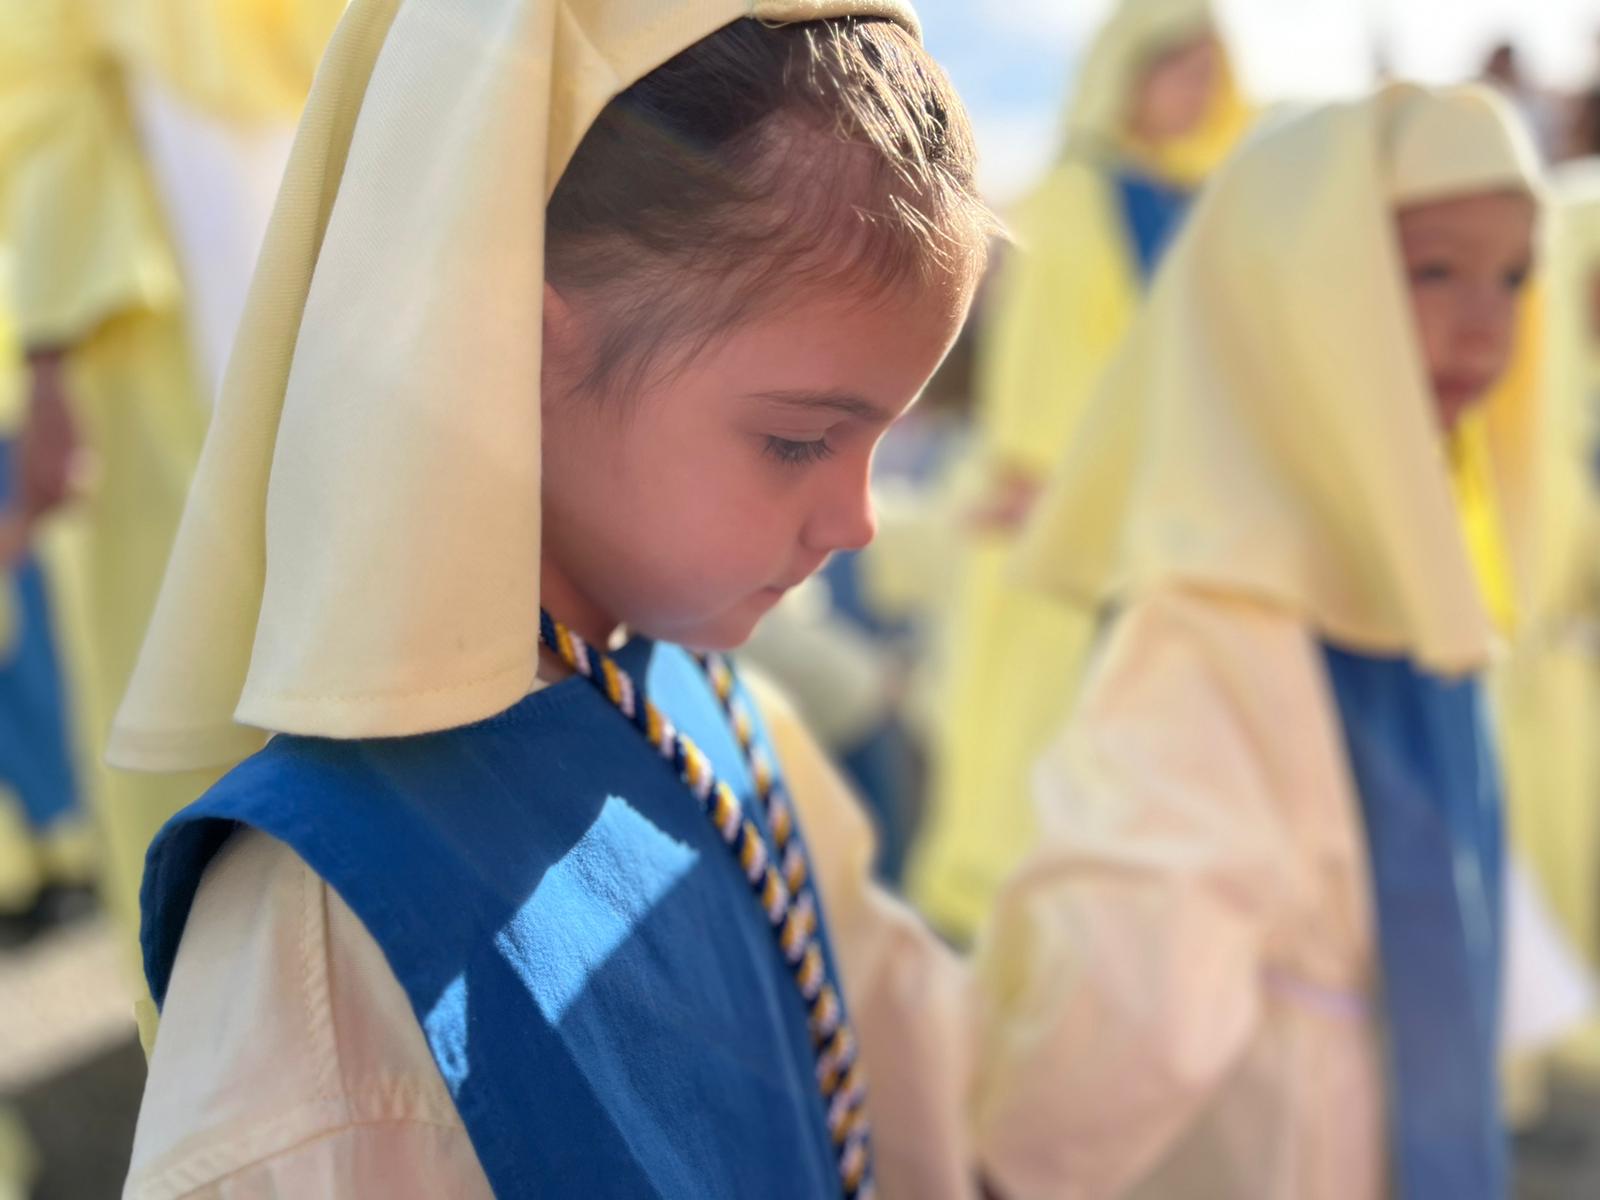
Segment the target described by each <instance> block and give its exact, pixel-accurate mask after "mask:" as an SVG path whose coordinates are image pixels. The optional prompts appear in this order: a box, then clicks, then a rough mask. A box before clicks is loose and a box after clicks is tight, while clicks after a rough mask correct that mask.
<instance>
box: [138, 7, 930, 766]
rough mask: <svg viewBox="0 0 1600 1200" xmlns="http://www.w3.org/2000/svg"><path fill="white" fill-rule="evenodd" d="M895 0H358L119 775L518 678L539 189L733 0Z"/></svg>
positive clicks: (527, 532)
mask: <svg viewBox="0 0 1600 1200" xmlns="http://www.w3.org/2000/svg"><path fill="white" fill-rule="evenodd" d="M845 14H859V15H876V16H885V17H889V18H892V19H895V20H898V21H900V22H902V23H903V24H905V25H907V26H908V27H910V28H912V29H915V28H916V23H915V17H914V15H913V13H912V11H911V9H910V8H909V6H908V5H907V4H906V3H904V2H903V0H404V2H403V3H402V2H401V0H355V2H354V3H353V4H351V6H350V8H349V10H348V11H347V13H346V14H345V17H344V20H343V21H342V22H341V24H340V25H339V28H338V30H337V31H336V32H335V34H334V36H333V40H332V43H331V45H330V47H329V49H328V52H327V56H326V58H325V59H324V61H323V64H322V67H321V69H320V71H319V72H318V75H317V81H316V85H315V87H314V89H313V91H312V94H311V99H310V101H309V103H308V104H307V107H306V111H305V115H304V117H303V118H302V121H301V125H300V132H299V136H298V139H297V141H296V144H295V148H294V152H293V155H292V157H291V159H290V163H289V168H288V172H287V175H286V178H285V181H284V185H283V189H282V192H281V194H280V196H279V199H278V205H277V210H276V212H275V213H274V215H273V219H272V223H271V226H270V228H269V230H268V234H267V239H266V245H265V248H264V250H263V252H262V258H261V265H260V267H259V268H258V271H257V275H256V279H255V281H254V284H253V287H252V289H251V294H250V300H249V304H248V307H247V309H246V312H245V316H244V320H243V323H242V328H241V332H240V334H239V338H238V341H237V343H236V345H235V347H234V353H233V358H232V361H231V364H230V366H229V369H228V374H227V377H226V380H225V382H224V385H223V391H222V396H221V398H220V401H219V403H218V406H217V410H216V415H215V418H214V420H213V423H212V427H211V432H210V436H209V437H208V438H207V441H206V446H205V452H204V454H203V455H202V457H201V460H200V466H199V471H198V475H197V477H196V480H195V485H194V490H193V493H192V495H191V496H190V500H189V505H188V509H187V511H186V512H185V514H184V520H183V525H182V528H181V530H180V532H179V535H178V539H177V545H176V548H175V549H174V551H173V556H172V561H171V564H170V567H169V569H168V574H167V578H166V582H165V585H164V586H163V588H162V593H161V599H160V602H159V604H158V606H157V610H156V614H155V618H154V620H153V622H152V624H151V627H150V632H149V635H148V638H147V640H146V643H145V646H144V650H143V653H142V655H141V656H140V660H139V666H138V669H137V670H136V671H135V673H134V677H133V682H132V685H131V687H130V689H129V692H128V696H127V698H126V700H125V702H124V704H123V707H122V711H121V713H120V714H119V716H118V719H117V722H116V725H115V728H114V730H113V733H112V740H111V750H110V757H111V758H112V760H113V761H114V762H116V763H117V764H119V765H124V766H129V767H134V768H145V769H155V770H170V769H178V768H185V767H196V766H216V765H226V764H227V763H230V762H232V761H235V760H237V759H238V758H240V757H242V756H244V755H246V754H248V753H250V752H251V751H253V750H254V749H256V748H257V747H259V746H260V745H261V744H262V742H263V741H264V738H265V735H264V733H263V732H262V731H263V730H281V731H291V732H296V733H306V734H318V735H324V736H329V737H344V738H351V737H373V736H390V735H403V734H414V733H420V732H423V731H427V730H434V729H441V728H447V727H450V726H455V725H460V724H463V723H466V722H470V721H473V720H477V719H480V718H482V717H485V716H488V715H490V714H492V713H495V712H498V711H500V710H501V709H504V708H506V707H507V706H508V705H510V704H512V703H513V702H514V701H516V700H517V699H518V698H519V697H521V696H522V695H523V694H524V693H525V692H526V691H527V690H528V688H529V687H530V685H531V684H532V683H533V680H534V673H535V669H536V664H537V653H538V619H537V618H538V606H539V500H540V491H539V352H540V329H541V297H542V289H543V278H542V276H543V261H544V219H543V214H544V208H545V203H546V200H547V199H548V197H549V195H550V192H551V190H552V188H553V186H554V185H555V182H556V180H557V179H558V178H559V177H560V174H561V172H562V170H563V169H564V167H565V165H566V163H567V161H568V159H569V158H570V156H571V155H572V153H573V151H574V150H575V149H576V147H577V145H578V142H579V140H580V139H581V138H582V136H583V134H584V133H585V132H586V130H587V129H588V127H589V125H590V123H591V122H592V121H593V120H594V118H595V116H596V115H597V114H598V113H599V111H600V109H601V108H602V107H603V106H604V105H605V104H606V102H607V101H608V100H610V99H611V97H612V96H614V95H615V94H616V93H618V92H619V91H621V90H622V89H624V88H626V87H627V86H628V85H630V84H631V83H633V82H634V81H635V80H637V79H639V78H640V77H642V76H643V75H645V74H647V73H648V72H649V71H650V70H652V69H653V68H654V67H656V66H658V65H659V64H660V63H662V62H664V61H665V60H666V59H668V58H670V57H672V56H673V55H674V54H677V53H678V52H679V51H681V50H683V49H685V48H687V47H688V46H689V45H691V44H693V43H694V42H695V41H697V40H699V39H700V38H702V37H704V36H706V35H708V34H710V33H712V32H714V31H715V30H717V29H719V28H721V27H722V26H723V25H726V24H728V23H729V22H732V21H734V20H737V19H740V18H743V17H755V18H757V19H760V20H765V21H801V20H811V19H818V18H823V17H829V16H838V15H845Z"/></svg>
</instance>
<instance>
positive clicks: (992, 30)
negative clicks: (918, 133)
mask: <svg viewBox="0 0 1600 1200" xmlns="http://www.w3.org/2000/svg"><path fill="white" fill-rule="evenodd" d="M1218 4H1219V8H1220V9H1221V11H1222V13H1223V19H1224V21H1225V23H1226V24H1227V27H1228V29H1229V31H1230V34H1231V40H1232V41H1233V43H1234V46H1235V50H1236V52H1237V54H1238V55H1239V58H1240V60H1241V66H1242V72H1243V74H1244V76H1245V79H1246V81H1247V82H1248V83H1250V84H1251V85H1252V87H1253V89H1254V91H1255V92H1256V94H1258V95H1261V96H1263V97H1265V98H1277V97H1281V96H1290V95H1293V96H1316V95H1330V94H1340V93H1348V92H1350V91H1352V90H1354V89H1357V88H1360V87H1362V86H1363V85H1364V84H1365V83H1366V82H1367V81H1368V80H1369V79H1370V77H1371V71H1372V64H1373V60H1374V50H1373V48H1374V46H1375V45H1376V44H1378V43H1379V42H1380V41H1381V42H1382V43H1383V44H1384V45H1385V46H1386V48H1387V53H1388V55H1389V58H1390V60H1391V61H1392V62H1393V63H1394V65H1395V67H1396V68H1397V69H1398V70H1399V71H1400V72H1402V73H1404V74H1408V75H1412V76H1414V77H1417V78H1421V79H1427V80H1434V81H1441V82H1442V81H1445V80H1449V79H1453V78H1461V77H1462V76H1464V75H1467V74H1470V73H1471V72H1472V70H1473V69H1474V67H1475V65H1476V63H1477V62H1478V61H1479V59H1480V58H1481V56H1482V54H1483V52H1484V49H1485V48H1486V47H1487V46H1488V45H1489V44H1490V43H1491V42H1492V41H1494V40H1496V39H1497V38H1499V37H1501V36H1505V35H1507V34H1509V35H1510V36H1512V37H1513V38H1514V39H1515V40H1516V41H1517V43H1518V45H1519V47H1521V49H1522V50H1523V51H1524V52H1525V54H1526V56H1527V58H1528V60H1529V62H1530V65H1531V66H1532V67H1533V68H1534V69H1535V70H1536V71H1537V72H1538V74H1539V75H1540V77H1541V78H1543V79H1544V80H1546V81H1547V82H1550V83H1553V84H1560V85H1565V86H1570V85H1572V84H1574V83H1576V82H1577V81H1578V80H1580V79H1582V78H1583V77H1584V75H1585V73H1586V72H1588V71H1590V70H1592V69H1594V67H1595V65H1596V64H1595V57H1594V56H1595V50H1596V47H1597V46H1600V42H1597V40H1596V38H1597V35H1600V0H1218ZM1108 5H1109V0H918V4H917V7H918V10H919V11H920V12H921V14H922V20H923V26H924V28H925V31H926V35H927V41H928V45H929V47H930V49H932V51H933V52H934V54H935V55H936V56H938V58H939V59H940V61H941V62H943V63H944V64H945V66H946V68H947V69H948V70H949V71H950V73H951V75H952V76H953V77H954V79H955V82H956V86H957V87H958V88H959V89H960V90H961V93H962V95H963V96H965V97H966V99H967V103H968V105H969V106H970V107H971V109H972V112H973V118H974V120H975V122H976V124H977V126H978V137H979V141H980V143H981V146H982V150H983V155H984V178H985V184H986V186H987V187H988V189H989V191H990V192H991V194H993V195H994V196H995V198H996V199H999V200H1002V201H1003V200H1005V199H1006V198H1008V197H1009V196H1012V195H1015V193H1016V192H1017V190H1018V189H1020V188H1021V187H1022V186H1024V185H1025V184H1026V182H1027V181H1028V179H1029V178H1031V177H1032V176H1033V175H1034V174H1035V173H1036V172H1037V171H1038V170H1039V168H1040V167H1041V166H1042V164H1043V163H1044V162H1045V161H1046V160H1047V159H1048V157H1049V154H1050V150H1051V147H1052V145H1053V143H1054V134H1055V122H1056V117H1057V114H1058V113H1059V112H1060V110H1061V107H1062V105H1063V103H1064V100H1063V97H1064V95H1065V89H1066V87H1067V85H1068V81H1069V79H1070V75H1071V71H1072V66H1073V62H1074V60H1075V59H1076V57H1077V55H1078V53H1079V51H1080V50H1081V47H1082V45H1083V44H1084V42H1085V41H1086V39H1087V38H1088V37H1089V35H1090V34H1091V33H1092V31H1093V29H1094V27H1095V25H1096V24H1097V23H1098V21H1099V20H1100V18H1101V16H1102V15H1103V13H1104V12H1105V10H1106V8H1107V7H1108Z"/></svg>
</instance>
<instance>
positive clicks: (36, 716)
mask: <svg viewBox="0 0 1600 1200" xmlns="http://www.w3.org/2000/svg"><path fill="white" fill-rule="evenodd" d="M14 456H15V447H14V445H13V444H12V443H10V442H0V501H3V500H5V499H9V497H10V496H11V492H12V486H13V483H12V473H13V461H12V460H13V458H14ZM10 585H11V586H12V588H13V589H14V618H13V619H14V620H15V622H16V627H15V629H14V630H13V631H12V637H11V641H10V643H9V644H8V645H6V646H5V647H3V648H0V783H3V784H4V785H5V786H6V787H7V788H9V789H11V791H12V792H13V793H14V794H15V795H16V797H17V799H18V801H20V803H21V805H22V813H23V816H24V818H25V819H26V821H27V824H28V826H29V827H30V828H31V829H33V830H34V831H35V832H37V833H46V832H48V831H50V830H51V829H52V828H54V827H55V826H56V825H57V824H58V823H59V822H61V821H62V820H64V819H66V818H68V817H70V816H72V815H73V814H74V813H76V812H77V811H78V789H77V782H76V779H75V778H74V772H73V766H72V743H71V738H70V736H69V733H68V724H67V720H68V718H67V712H68V706H67V695H66V687H65V685H64V682H63V678H62V669H61V659H60V655H59V653H58V651H57V648H56V637H55V630H54V629H53V628H52V626H51V612H50V595H49V589H48V587H47V585H46V582H45V577H44V572H43V570H41V569H40V567H39V563H38V561H37V560H36V559H35V558H34V557H33V556H32V555H31V554H30V555H28V556H26V557H25V558H23V559H22V561H21V562H20V563H18V564H17V565H16V566H15V567H13V568H12V570H11V580H10ZM0 586H4V582H3V581H0Z"/></svg>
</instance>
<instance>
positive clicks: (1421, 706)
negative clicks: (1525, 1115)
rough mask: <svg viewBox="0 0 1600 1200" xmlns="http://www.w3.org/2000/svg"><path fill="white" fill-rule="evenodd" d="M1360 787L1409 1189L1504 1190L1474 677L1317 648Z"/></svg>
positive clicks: (1489, 848) (1486, 811)
mask: <svg viewBox="0 0 1600 1200" xmlns="http://www.w3.org/2000/svg"><path fill="white" fill-rule="evenodd" d="M1324 652H1325V657H1326V661H1327V664H1328V675H1329V678H1330V680H1331V682H1332V684H1333V691H1334V695H1335V697H1336V698H1337V700H1338V705H1339V714H1340V717H1341V719H1342V723H1343V727H1344V737H1345V745H1346V749H1347V751H1348V753H1349V757H1350V764H1351V768H1352V771H1353V774H1354V776H1355V782H1356V787H1357V790H1358V791H1359V793H1360V798H1361V810H1362V815H1363V817H1364V819H1365V824H1366V831H1367V845H1368V848H1369V853H1370V859H1371V864H1372V886H1373V891H1374V899H1375V906H1374V907H1375V910H1376V914H1377V924H1378V948H1379V953H1380V956H1381V960H1382V966H1383V983H1382V991H1383V996H1382V999H1383V1008H1382V1012H1383V1015H1384V1018H1385V1025H1386V1032H1387V1049H1388V1066H1389V1106H1390V1129H1391V1147H1390V1154H1391V1162H1392V1164H1393V1166H1392V1176H1393V1179H1394V1182H1395V1188H1396V1195H1397V1196H1399V1197H1400V1198H1401V1200H1437V1198H1442V1197H1446V1196H1448V1197H1450V1200H1501V1198H1502V1197H1504V1196H1505V1195H1506V1194H1507V1187H1508V1162H1507V1158H1508V1151H1507V1143H1506V1134H1505V1129H1504V1125H1503V1122H1502V1118H1501V1107H1500V1088H1499V1055H1498V1045H1499V1037H1498V1033H1499V1025H1500V979H1501V954H1502V948H1501V947H1502V936H1501V897H1502V889H1503V883H1502V876H1503V872H1504V854H1505V851H1504V846H1503V841H1502V817H1501V797H1500V780H1499V776H1498V770H1497V766H1496V762H1495V756H1494V751H1493V744H1492V742H1491V740H1490V734H1489V726H1488V723H1487V714H1486V713H1485V711H1484V705H1483V699H1482V693H1481V689H1480V686H1479V682H1478V681H1477V680H1476V679H1475V678H1467V679H1462V680H1456V681H1447V680H1444V679H1440V678H1438V677H1437V676H1433V675H1429V674H1427V673H1425V672H1423V671H1419V670H1418V669H1417V668H1416V667H1415V666H1414V665H1412V664H1411V663H1410V662H1409V661H1407V660H1404V659H1387V658H1374V657H1368V656H1364V655H1357V654H1350V653H1347V652H1345V651H1343V650H1339V649H1336V648H1334V647H1332V646H1325V647H1324Z"/></svg>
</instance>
